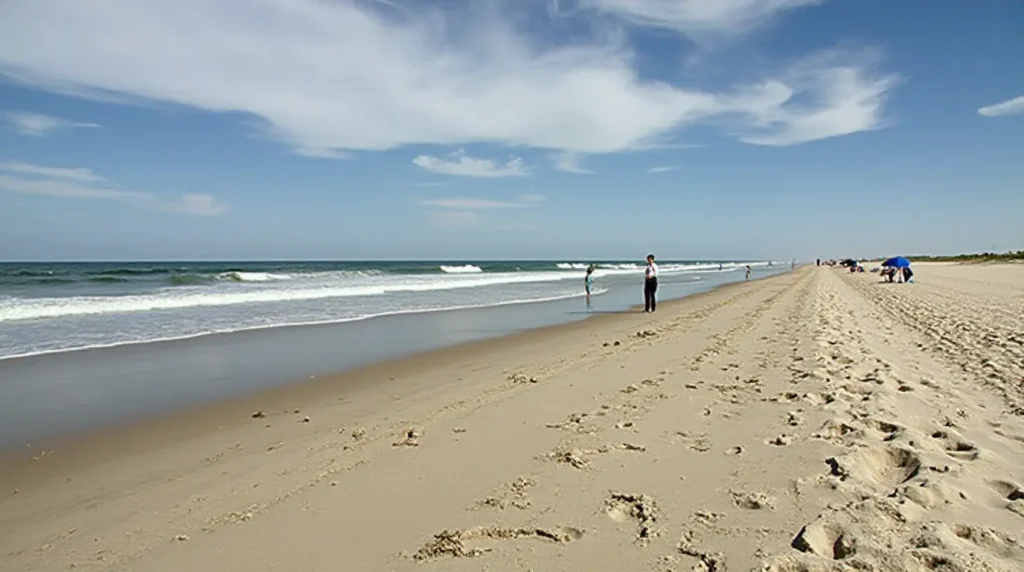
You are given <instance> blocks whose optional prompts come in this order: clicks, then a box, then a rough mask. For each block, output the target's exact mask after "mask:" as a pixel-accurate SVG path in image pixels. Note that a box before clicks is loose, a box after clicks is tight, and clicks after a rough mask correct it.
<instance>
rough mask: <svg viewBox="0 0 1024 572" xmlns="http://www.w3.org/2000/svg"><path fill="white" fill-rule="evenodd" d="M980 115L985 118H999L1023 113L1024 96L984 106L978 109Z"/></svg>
mask: <svg viewBox="0 0 1024 572" xmlns="http://www.w3.org/2000/svg"><path fill="white" fill-rule="evenodd" d="M978 113H979V114H980V115H984V116H985V117H999V116H1000V115H1014V114H1017V113H1024V95H1022V96H1020V97H1015V98H1013V99H1007V100H1006V101H1001V102H999V103H996V104H995V105H986V106H985V107H982V108H980V109H978Z"/></svg>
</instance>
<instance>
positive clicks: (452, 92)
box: [0, 0, 895, 176]
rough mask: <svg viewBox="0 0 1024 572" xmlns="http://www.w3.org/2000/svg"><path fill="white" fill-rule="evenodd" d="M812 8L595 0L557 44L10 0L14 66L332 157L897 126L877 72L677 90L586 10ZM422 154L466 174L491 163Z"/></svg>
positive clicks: (308, 16) (312, 8)
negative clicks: (697, 127)
mask: <svg viewBox="0 0 1024 572" xmlns="http://www.w3.org/2000/svg"><path fill="white" fill-rule="evenodd" d="M814 3H816V0H661V1H658V0H583V1H582V5H583V8H582V9H580V10H578V11H575V12H573V13H572V14H571V15H570V16H567V17H572V18H577V19H579V20H581V21H580V22H579V24H580V26H577V28H578V29H581V30H586V29H595V30H597V29H600V30H601V31H600V32H595V33H594V34H593V35H592V36H590V37H584V38H580V37H573V38H571V39H568V40H567V41H566V42H565V43H557V42H555V43H552V42H547V41H546V42H540V41H538V40H537V37H538V36H537V35H536V34H531V33H528V32H527V31H526V30H525V29H523V28H520V27H517V26H518V23H519V20H517V19H516V18H513V17H503V15H502V9H501V7H500V6H501V5H502V4H501V3H487V4H488V6H489V9H486V10H474V11H471V12H470V15H468V16H467V13H466V11H464V10H459V11H458V13H454V12H452V13H448V12H445V11H444V10H445V9H447V8H446V6H447V5H449V4H450V3H443V5H442V6H441V7H438V6H436V5H434V4H433V3H431V5H430V6H426V4H427V3H421V2H413V1H411V0H409V1H400V0H388V2H383V3H382V2H380V1H378V2H373V3H367V2H323V1H320V0H291V1H289V2H282V1H274V2H259V3H255V4H246V17H244V18H239V17H238V11H237V2H235V1H233V0H206V1H204V2H178V3H174V2H166V1H164V0H97V1H95V2H67V1H66V0H32V1H31V2H15V3H8V4H9V5H5V8H4V17H3V18H0V75H3V76H4V77H5V78H7V79H9V80H12V81H16V82H20V83H23V84H26V85H30V86H33V87H37V88H40V89H45V90H48V91H53V92H58V93H63V94H70V95H73V96H78V97H90V98H99V99H115V100H116V101H118V102H121V103H125V102H128V103H131V102H143V103H148V102H169V103H174V104H180V105H185V106H189V107H192V108H196V109H202V110H207V111H210V112H217V113H222V112H240V113H244V114H248V115H251V116H252V117H255V118H258V119H259V120H260V124H262V125H265V126H266V130H267V133H268V134H269V135H270V136H272V137H274V138H276V139H278V140H280V141H282V142H284V143H285V144H287V145H289V146H291V147H292V148H293V149H295V150H296V152H299V153H302V154H305V155H313V156H327V157H332V158H333V157H338V156H344V153H345V152H346V151H358V150H386V149H394V148H398V147H401V146H404V145H413V144H440V145H461V144H472V143H492V144H503V145H509V146H513V147H524V148H537V149H545V150H549V151H571V152H577V153H612V152H618V151H624V150H632V149H638V148H644V147H645V146H649V145H650V144H651V143H652V142H656V143H667V142H670V141H668V139H670V138H671V137H675V136H677V135H678V133H679V131H680V130H681V129H684V128H686V127H688V126H691V125H694V124H698V123H709V124H714V125H719V124H721V123H722V122H721V119H722V118H723V117H733V118H736V121H739V122H742V123H741V125H739V126H736V125H733V124H730V125H729V127H730V130H729V133H730V134H732V133H737V134H739V136H741V137H743V138H744V139H745V140H747V141H749V142H752V143H758V144H771V145H785V144H795V143H800V142H803V141H812V140H815V139H820V138H823V137H830V136H837V135H844V134H848V133H853V132H856V131H865V130H870V129H875V128H878V127H880V126H882V125H884V122H882V121H881V120H880V117H881V116H882V107H883V104H884V102H885V94H886V92H887V91H888V90H890V89H891V88H892V87H893V85H895V82H894V81H892V79H891V77H892V76H890V75H887V74H880V73H876V72H875V71H873V70H872V69H871V68H869V67H866V66H854V65H847V64H839V63H829V64H822V63H818V64H816V65H815V66H811V67H808V66H804V67H803V68H801V70H800V72H801V73H799V74H794V75H790V74H785V73H783V74H781V75H780V77H769V78H756V81H754V82H753V84H752V82H751V78H747V79H746V80H745V79H744V78H736V81H737V83H736V84H735V87H734V88H730V89H726V90H717V89H711V88H706V87H703V86H685V87H684V86H681V85H672V84H671V83H666V82H664V81H654V80H647V79H643V76H642V75H641V74H640V73H638V70H637V63H636V52H635V49H634V47H633V46H631V45H630V44H629V41H630V36H629V35H627V34H623V33H611V34H608V33H603V32H604V31H606V29H604V28H603V27H601V26H590V25H591V24H594V22H592V21H590V20H588V19H591V20H592V19H593V18H595V17H604V16H601V14H605V15H612V16H613V17H616V18H624V19H628V20H630V21H632V22H635V23H640V24H643V25H658V26H661V27H666V28H671V29H673V30H679V31H680V32H681V33H686V34H692V33H696V32H699V31H701V30H726V31H727V30H739V29H745V28H749V27H750V26H756V25H760V24H761V23H763V22H765V21H766V20H768V19H770V18H771V17H773V16H777V15H780V14H783V13H785V12H786V11H788V10H790V9H794V8H796V7H799V6H805V5H811V4H814ZM455 4H459V3H455ZM511 5H512V3H509V4H505V6H511ZM394 6H399V7H401V9H395V8H394ZM490 8H493V9H490ZM509 9H511V8H509ZM180 30H189V37H188V41H187V42H182V41H181V34H180ZM224 38H230V39H231V41H230V42H226V41H224ZM366 54H373V57H372V58H367V57H366ZM794 78H795V79H794ZM796 102H813V103H803V104H798V103H796ZM421 162H424V163H425V164H426V165H427V166H428V167H425V168H430V167H431V166H433V167H437V168H438V169H446V168H447V169H449V170H450V171H451V170H454V171H456V174H468V173H474V172H476V171H475V169H474V167H479V165H466V164H462V162H461V161H456V162H455V165H454V166H453V165H451V163H452V161H450V160H445V159H439V158H437V157H430V156H424V157H423V159H421ZM496 167H501V168H499V169H498V170H497V172H505V173H516V174H518V171H519V170H520V169H519V167H517V166H516V165H511V166H510V165H496ZM439 172H444V171H439ZM483 172H488V171H487V170H486V169H485V170H484V171H483ZM490 172H495V171H490ZM484 176H494V175H484Z"/></svg>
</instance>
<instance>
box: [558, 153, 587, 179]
mask: <svg viewBox="0 0 1024 572" xmlns="http://www.w3.org/2000/svg"><path fill="white" fill-rule="evenodd" d="M551 160H552V161H553V162H554V163H555V169H557V170H559V171H564V172H566V173H576V174H579V175H592V174H594V172H593V171H591V170H590V169H587V168H585V167H584V166H583V162H582V158H581V157H580V154H579V153H574V152H572V151H562V152H561V153H555V154H553V155H552V156H551Z"/></svg>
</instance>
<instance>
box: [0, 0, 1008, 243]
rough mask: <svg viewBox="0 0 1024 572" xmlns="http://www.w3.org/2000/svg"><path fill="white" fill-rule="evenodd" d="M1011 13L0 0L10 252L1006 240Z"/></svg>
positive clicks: (974, 7) (675, 5) (979, 9)
mask: <svg viewBox="0 0 1024 572" xmlns="http://www.w3.org/2000/svg"><path fill="white" fill-rule="evenodd" d="M925 4H927V8H925ZM1022 29H1024V3H1022V2H1020V1H1019V0H986V1H985V2H966V1H953V0H949V1H942V2H928V3H925V2H912V1H907V2H891V1H886V0H557V1H556V0H176V1H175V2H168V1H165V0H91V1H90V2H67V1H66V0H32V1H31V2H19V1H17V0H0V260H166V259H189V260H197V259H215V260H239V259H382V258H383V259H417V258H419V259H422V258H428V259H502V258H506V259H507V258H512V259H535V258H542V259H566V260H568V259H580V260H583V259H601V258H605V259H612V258H614V259H632V258H639V257H642V256H643V255H645V254H646V253H647V252H655V253H657V254H658V255H659V256H660V257H661V258H664V259H766V258H771V259H776V260H789V259H790V258H793V257H796V258H799V259H803V260H806V259H813V258H816V257H823V258H832V257H846V256H885V255H895V254H926V253H931V254H938V253H959V252H975V251H989V250H996V251H1004V250H1010V249H1014V250H1017V249H1024V224H1022V223H1021V222H1020V221H1021V216H1022V215H1024V67H1022V65H1021V62H1022V61H1024V34H1022V33H1021V30H1022Z"/></svg>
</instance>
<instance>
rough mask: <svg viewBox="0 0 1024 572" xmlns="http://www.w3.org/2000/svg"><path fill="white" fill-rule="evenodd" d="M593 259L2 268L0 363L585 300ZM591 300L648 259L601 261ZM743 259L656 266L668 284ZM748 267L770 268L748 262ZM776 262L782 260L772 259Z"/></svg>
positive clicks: (729, 267)
mask: <svg viewBox="0 0 1024 572" xmlns="http://www.w3.org/2000/svg"><path fill="white" fill-rule="evenodd" d="M588 264H591V262H550V261H518V262H508V261H503V262H464V261H460V262H443V261H433V262H424V261H416V262H395V261H388V262H373V261H367V262H161V263H144V262H132V263H0V359H10V358H14V357H22V356H29V355H38V354H45V353H56V352H66V351H73V350H80V349H86V348H97V347H110V346H117V345H125V344H142V343H149V342H156V341H161V340H174V339H182V338H190V337H197V336H203V335H210V334H216V333H227V332H237V331H243V330H254V329H263V328H275V327H285V326H297V325H304V324H325V323H336V322H347V321H357V320H366V319H370V318H374V317H378V316H387V315H395V314H408V313H419V312H437V311H444V310H454V309H464V308H481V307H490V306H501V305H512V304H531V303H542V302H550V301H554V300H562V299H569V298H574V297H580V298H582V297H583V296H584V293H583V271H584V269H585V268H586V267H587V265H588ZM594 264H596V266H597V271H596V272H595V288H596V291H595V296H600V295H602V294H603V293H605V292H607V291H609V289H611V288H614V287H615V286H617V285H625V284H635V283H636V282H637V280H638V279H639V277H640V276H642V274H643V266H642V264H635V263H632V262H623V261H604V262H596V263H594ZM746 264H748V263H746V262H726V261H723V262H718V261H710V262H709V261H702V262H694V261H668V262H660V263H659V268H660V272H661V275H662V276H663V280H670V281H676V282H686V281H700V280H703V279H704V278H705V276H706V275H707V274H709V273H732V272H742V271H743V267H744V265H746ZM749 264H750V265H751V266H752V267H758V269H759V270H760V269H762V268H763V267H767V266H769V265H770V264H771V263H768V262H751V263H749ZM776 266H779V264H778V263H776Z"/></svg>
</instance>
